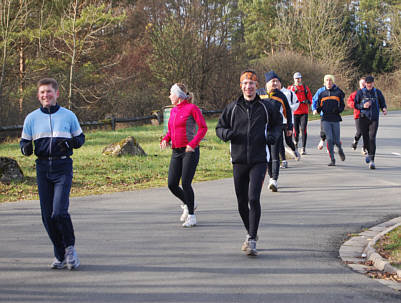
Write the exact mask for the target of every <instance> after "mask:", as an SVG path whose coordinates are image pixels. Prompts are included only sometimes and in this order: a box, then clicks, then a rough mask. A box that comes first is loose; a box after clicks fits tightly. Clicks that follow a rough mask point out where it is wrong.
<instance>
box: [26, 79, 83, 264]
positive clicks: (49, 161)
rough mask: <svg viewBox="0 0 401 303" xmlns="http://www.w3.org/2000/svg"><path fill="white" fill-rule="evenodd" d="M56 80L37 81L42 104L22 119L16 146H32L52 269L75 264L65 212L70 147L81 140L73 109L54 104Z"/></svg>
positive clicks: (74, 252)
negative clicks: (51, 249) (18, 140)
mask: <svg viewBox="0 0 401 303" xmlns="http://www.w3.org/2000/svg"><path fill="white" fill-rule="evenodd" d="M58 96H59V91H58V84H57V82H56V80H54V79H51V78H45V79H42V80H40V81H39V82H38V99H39V101H40V103H41V104H42V107H40V108H39V109H37V110H35V111H33V112H31V113H30V114H28V116H27V117H26V118H25V121H24V128H23V131H22V136H21V141H20V146H21V151H22V153H23V154H24V155H25V156H30V155H32V153H33V146H32V141H33V142H34V146H35V155H36V156H37V159H36V175H37V183H38V190H39V198H40V207H41V211H42V221H43V224H44V226H45V228H46V231H47V233H48V234H49V237H50V239H51V241H52V243H53V246H54V255H55V260H54V261H53V263H52V264H51V267H52V268H54V269H61V268H64V267H65V266H66V265H67V266H68V268H69V269H73V268H77V267H78V266H79V259H78V256H77V254H76V251H75V248H74V245H75V236H74V229H73V226H72V222H71V218H70V215H69V213H68V206H69V195H70V189H71V182H72V160H71V158H70V156H71V155H72V153H73V151H72V150H73V148H79V147H81V146H82V144H84V142H85V136H84V134H83V133H82V130H81V127H80V125H79V122H78V119H77V117H76V116H75V114H74V113H73V112H71V111H70V110H68V109H65V108H63V107H61V106H59V105H58V104H57V98H58Z"/></svg>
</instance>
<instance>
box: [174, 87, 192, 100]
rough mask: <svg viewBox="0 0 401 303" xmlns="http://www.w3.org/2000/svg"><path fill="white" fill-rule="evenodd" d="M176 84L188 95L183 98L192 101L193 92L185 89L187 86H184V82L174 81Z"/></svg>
mask: <svg viewBox="0 0 401 303" xmlns="http://www.w3.org/2000/svg"><path fill="white" fill-rule="evenodd" d="M176 84H177V86H178V87H179V88H180V89H181V90H182V91H183V92H184V93H186V94H187V96H188V97H187V98H186V99H185V100H187V101H188V102H189V103H194V102H195V100H194V94H193V93H192V92H189V91H188V90H187V87H186V86H185V84H184V83H176Z"/></svg>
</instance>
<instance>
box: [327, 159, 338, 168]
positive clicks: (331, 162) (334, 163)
mask: <svg viewBox="0 0 401 303" xmlns="http://www.w3.org/2000/svg"><path fill="white" fill-rule="evenodd" d="M328 166H336V160H335V159H333V160H331V161H330V163H329V164H328Z"/></svg>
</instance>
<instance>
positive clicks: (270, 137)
mask: <svg viewBox="0 0 401 303" xmlns="http://www.w3.org/2000/svg"><path fill="white" fill-rule="evenodd" d="M275 143H276V137H274V136H273V135H267V138H266V144H267V145H273V144H275Z"/></svg>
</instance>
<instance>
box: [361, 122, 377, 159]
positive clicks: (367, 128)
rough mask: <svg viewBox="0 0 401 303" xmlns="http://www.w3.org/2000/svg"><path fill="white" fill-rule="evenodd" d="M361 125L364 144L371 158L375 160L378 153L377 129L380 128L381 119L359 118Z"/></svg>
mask: <svg viewBox="0 0 401 303" xmlns="http://www.w3.org/2000/svg"><path fill="white" fill-rule="evenodd" d="M359 127H360V128H361V133H362V138H363V145H364V146H365V147H366V149H367V150H368V155H369V158H370V159H371V160H372V161H374V160H375V154H376V134H377V129H378V128H379V120H369V119H368V118H359Z"/></svg>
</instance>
